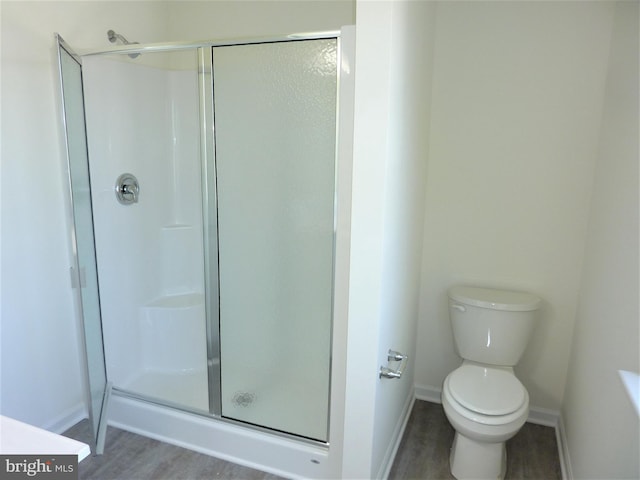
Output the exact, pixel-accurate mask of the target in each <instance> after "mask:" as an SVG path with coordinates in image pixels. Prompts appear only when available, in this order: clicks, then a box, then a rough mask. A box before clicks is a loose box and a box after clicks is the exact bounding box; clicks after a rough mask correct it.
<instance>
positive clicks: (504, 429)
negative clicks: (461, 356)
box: [442, 363, 529, 479]
mask: <svg viewBox="0 0 640 480" xmlns="http://www.w3.org/2000/svg"><path fill="white" fill-rule="evenodd" d="M473 375H475V376H477V377H478V378H477V379H476V381H475V382H474V381H473V379H472V376H473ZM492 376H493V377H494V378H491V377H492ZM487 378H489V382H487ZM469 379H471V381H470V382H469V383H466V385H469V386H470V388H469V390H470V391H469V392H467V391H465V388H464V387H463V381H462V380H465V381H466V380H469ZM452 380H453V382H452ZM456 380H458V382H456ZM492 380H493V382H492ZM452 383H453V386H452ZM456 383H458V384H459V385H456ZM483 383H485V387H486V386H487V385H486V383H493V385H488V386H489V388H484V389H483V388H482V384H483ZM456 386H457V387H459V388H458V389H457V390H456V388H455V387H456ZM500 387H506V388H504V390H502V389H501V388H500ZM471 389H473V392H472V393H471V394H470V392H471ZM460 390H461V391H460ZM501 391H502V392H504V395H503V396H498V398H496V397H497V395H496V393H497V394H498V395H499V393H500V392H501ZM465 393H466V394H467V395H466V396H465V395H464V394H465ZM456 397H457V398H460V400H461V402H462V403H461V402H459V401H458V400H457V399H456ZM442 405H443V407H444V411H445V414H446V416H447V419H448V420H449V422H450V423H451V425H452V426H453V428H454V429H455V431H456V436H455V438H454V443H453V446H452V454H451V457H450V468H451V473H452V474H453V476H454V477H456V478H457V479H466V478H491V479H499V478H504V475H505V472H506V449H505V442H506V441H507V440H509V439H510V438H511V437H513V436H514V435H515V434H516V433H518V431H519V430H520V428H522V426H523V425H524V423H525V421H526V420H527V416H528V414H529V395H528V393H527V391H526V389H525V388H524V387H523V386H522V384H521V383H520V382H519V381H518V379H517V378H516V377H515V375H513V373H512V372H509V371H506V370H503V369H497V368H490V367H482V366H478V365H473V364H466V363H465V364H463V365H462V366H461V367H460V368H458V369H457V370H454V371H453V372H451V373H450V374H449V375H448V376H447V378H446V379H445V382H444V388H443V391H442Z"/></svg>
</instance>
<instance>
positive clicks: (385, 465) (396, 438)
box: [376, 395, 416, 480]
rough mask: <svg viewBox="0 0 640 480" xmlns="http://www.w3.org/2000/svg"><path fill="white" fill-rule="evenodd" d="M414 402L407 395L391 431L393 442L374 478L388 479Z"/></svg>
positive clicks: (413, 399) (413, 397) (413, 396)
mask: <svg viewBox="0 0 640 480" xmlns="http://www.w3.org/2000/svg"><path fill="white" fill-rule="evenodd" d="M415 401H416V397H415V395H409V396H408V397H407V401H406V403H405V405H404V408H403V411H402V416H401V417H400V421H399V422H398V424H397V425H396V428H395V429H394V431H393V441H392V442H390V443H389V447H388V448H387V453H386V454H385V456H384V460H383V462H382V464H381V465H380V470H379V471H378V476H377V477H376V478H381V479H383V480H387V479H388V478H389V473H390V472H391V467H392V466H393V461H394V460H395V459H396V454H397V453H398V448H400V442H402V437H403V436H404V431H405V429H406V428H407V423H408V422H409V417H410V416H411V411H412V410H413V404H414V403H415Z"/></svg>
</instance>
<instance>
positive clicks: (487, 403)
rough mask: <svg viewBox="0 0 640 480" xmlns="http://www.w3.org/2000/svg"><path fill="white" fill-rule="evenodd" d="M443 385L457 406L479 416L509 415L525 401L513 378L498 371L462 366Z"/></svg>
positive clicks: (518, 382)
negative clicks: (446, 385)
mask: <svg viewBox="0 0 640 480" xmlns="http://www.w3.org/2000/svg"><path fill="white" fill-rule="evenodd" d="M447 383H448V389H449V392H450V393H451V397H453V399H454V400H455V401H456V402H457V403H459V404H460V405H462V406H463V407H464V408H466V409H468V410H470V411H472V412H475V413H479V414H482V415H488V416H503V415H509V414H510V413H513V412H515V411H517V410H519V409H520V408H521V407H522V406H523V404H524V403H525V402H526V400H527V399H528V398H527V397H528V395H527V391H526V389H525V388H524V386H523V385H522V383H520V381H519V380H518V379H517V378H516V376H515V375H513V374H512V373H511V372H509V371H506V370H503V369H499V368H491V367H487V366H481V365H473V364H465V365H462V366H460V367H459V368H457V369H456V370H454V371H453V372H451V374H449V376H448V382H447Z"/></svg>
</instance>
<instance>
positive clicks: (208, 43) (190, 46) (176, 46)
mask: <svg viewBox="0 0 640 480" xmlns="http://www.w3.org/2000/svg"><path fill="white" fill-rule="evenodd" d="M323 38H340V31H339V30H335V31H326V32H303V33H293V34H289V35H274V36H266V37H241V38H231V39H227V40H202V41H193V42H192V41H187V42H162V43H136V44H129V45H118V46H114V47H111V48H107V49H100V50H85V51H83V50H80V51H79V55H80V56H81V57H88V56H94V55H112V54H119V53H126V54H131V53H151V52H165V51H176V50H195V49H197V48H211V47H228V46H233V45H257V44H260V43H280V42H295V41H298V40H320V39H323Z"/></svg>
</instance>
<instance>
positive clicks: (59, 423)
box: [42, 404, 89, 434]
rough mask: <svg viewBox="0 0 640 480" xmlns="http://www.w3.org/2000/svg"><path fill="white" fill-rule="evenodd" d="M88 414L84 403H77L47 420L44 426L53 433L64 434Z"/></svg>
mask: <svg viewBox="0 0 640 480" xmlns="http://www.w3.org/2000/svg"><path fill="white" fill-rule="evenodd" d="M88 416H89V414H88V412H87V409H86V408H85V406H84V404H80V405H76V406H75V407H73V408H70V409H69V410H67V411H66V412H63V413H62V414H60V415H58V416H57V417H56V418H54V419H52V420H51V421H49V422H47V423H46V424H45V425H43V426H42V428H43V429H45V430H48V431H50V432H53V433H57V434H62V433H64V432H66V431H67V430H69V429H70V428H71V427H73V426H74V425H75V424H76V423H78V422H79V421H81V420H84V419H85V418H87V417H88Z"/></svg>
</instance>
